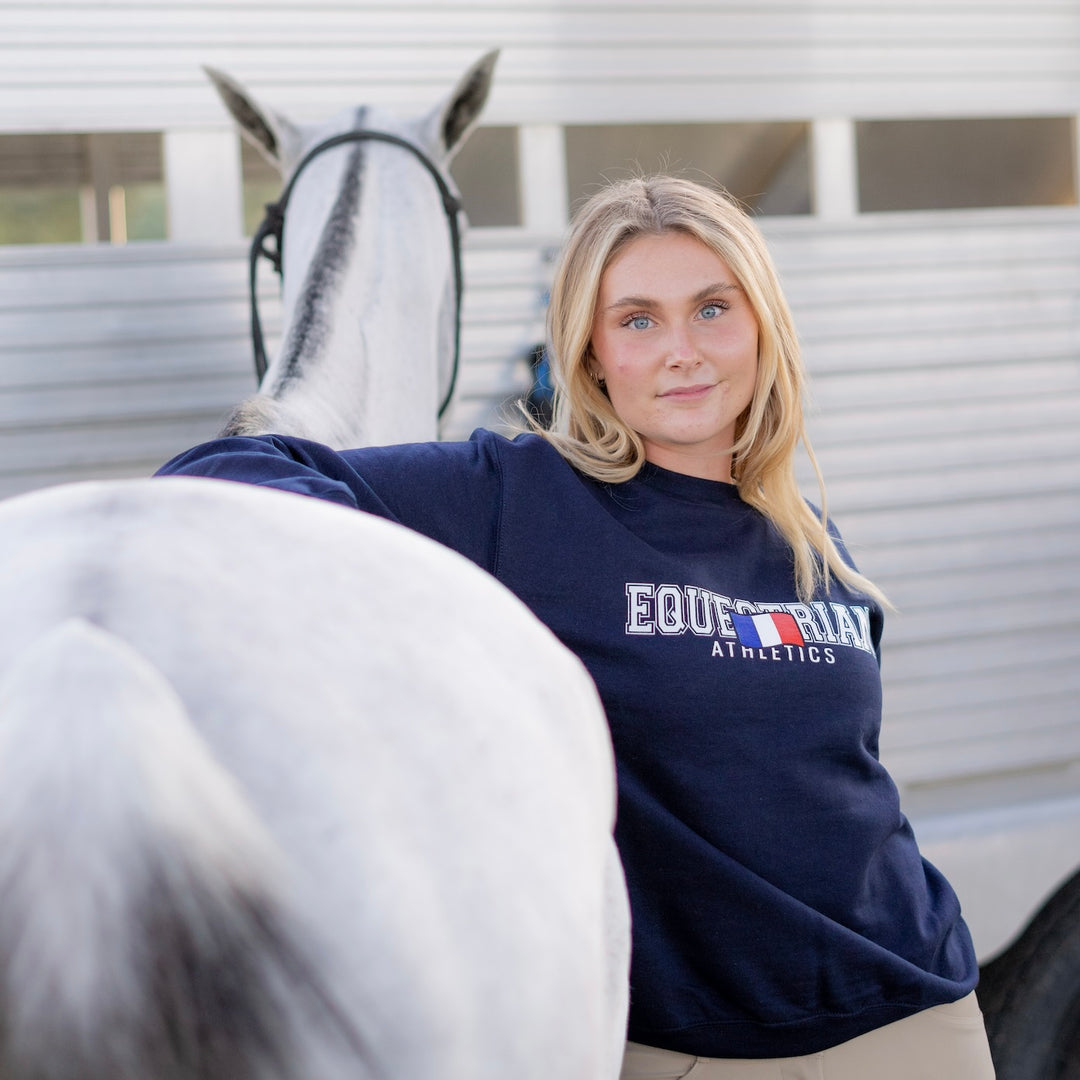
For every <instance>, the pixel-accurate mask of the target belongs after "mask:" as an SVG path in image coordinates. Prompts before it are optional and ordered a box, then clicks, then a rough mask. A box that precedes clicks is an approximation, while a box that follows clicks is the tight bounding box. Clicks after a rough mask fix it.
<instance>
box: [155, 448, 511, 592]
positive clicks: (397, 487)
mask: <svg viewBox="0 0 1080 1080" xmlns="http://www.w3.org/2000/svg"><path fill="white" fill-rule="evenodd" d="M497 439H498V437H497V436H494V435H492V434H491V433H489V432H478V433H477V435H474V436H473V438H472V439H471V440H470V441H469V442H459V443H408V444H403V445H401V446H386V447H366V448H364V449H360V450H343V451H338V450H332V449H330V448H329V447H327V446H323V445H321V444H320V443H315V442H310V441H308V440H306V439H296V438H292V437H286V436H282V435H263V436H257V437H232V438H226V439H217V440H214V441H213V442H208V443H204V444H202V445H201V446H196V447H194V448H193V449H191V450H188V451H186V452H185V453H183V454H180V455H179V456H177V457H175V458H173V459H172V460H171V461H169V462H167V463H166V464H165V465H163V466H162V467H161V469H159V470H158V472H157V474H156V475H158V476H203V477H209V478H213V479H219V480H234V481H238V482H240V483H246V484H255V485H257V486H259V487H268V488H276V489H278V490H281V491H289V492H293V493H295V494H299V495H308V496H312V497H314V498H318V499H325V500H326V501H328V502H335V503H338V504H340V505H343V506H348V507H353V508H355V509H358V510H363V511H365V512H367V513H371V514H376V515H377V516H379V517H383V518H387V519H388V520H390V521H395V522H397V523H399V524H401V525H404V526H406V527H407V528H410V529H413V530H414V531H416V532H419V533H422V534H424V535H425V536H428V537H430V538H431V539H433V540H437V541H438V542H439V543H441V544H444V545H446V546H447V547H450V548H452V549H453V550H455V551H457V552H459V553H460V554H462V555H464V556H466V557H467V558H469V559H472V561H473V562H475V563H477V564H478V565H479V566H481V567H483V568H484V569H485V570H489V571H491V570H493V569H494V564H495V558H496V550H497V540H498V531H499V518H500V514H501V507H502V479H501V471H500V468H499V456H498V451H497V447H496V445H495V444H496V441H497Z"/></svg>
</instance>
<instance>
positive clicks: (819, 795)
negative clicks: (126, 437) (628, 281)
mask: <svg viewBox="0 0 1080 1080" xmlns="http://www.w3.org/2000/svg"><path fill="white" fill-rule="evenodd" d="M161 471H162V473H163V474H184V475H198V476H213V477H222V478H227V479H232V480H240V481H244V482H248V483H254V484H261V485H266V486H270V487H277V488H282V489H285V490H288V491H294V492H300V493H303V494H308V495H314V496H317V497H319V498H323V499H330V500H333V501H335V502H339V503H344V504H345V505H348V506H356V507H358V508H360V509H362V510H366V511H370V512H372V513H375V514H379V515H382V516H384V517H387V518H390V519H392V520H395V521H398V522H400V523H402V524H404V525H406V526H409V527H410V528H412V529H415V530H417V531H419V532H421V533H424V534H426V535H427V536H429V537H432V538H433V539H435V540H438V541H440V542H442V543H443V544H446V545H448V546H449V547H451V548H453V549H455V550H457V551H459V552H461V553H462V554H464V555H466V556H467V557H468V558H470V559H472V560H473V561H474V562H476V563H478V564H479V565H480V566H481V567H483V568H484V569H486V570H488V571H489V572H490V573H492V574H493V575H494V576H495V577H496V578H498V579H499V580H500V581H501V582H503V583H504V584H505V585H506V586H508V587H509V588H510V589H511V590H512V591H513V592H515V593H516V594H517V595H518V596H519V597H520V598H521V599H522V600H523V601H524V602H525V603H526V604H527V605H528V606H529V607H530V608H531V609H532V610H533V611H534V612H535V614H536V615H537V616H538V617H539V618H540V619H541V620H542V621H543V622H545V623H546V624H547V625H548V626H549V627H550V628H551V629H552V630H553V631H554V632H555V634H556V635H557V636H558V637H559V638H560V639H561V640H562V641H563V642H564V643H565V644H566V645H567V646H568V647H569V648H570V649H572V650H573V651H574V652H575V653H576V654H577V655H578V656H579V657H580V658H581V659H582V660H583V661H584V663H585V664H586V666H587V667H588V669H589V671H590V672H591V673H592V676H593V678H594V680H595V681H596V685H597V687H598V689H599V691H600V696H601V698H602V700H603V702H604V706H605V708H606V711H607V715H608V720H609V723H610V726H611V733H612V738H613V741H614V745H615V754H616V760H617V764H618V786H619V812H618V823H617V827H616V840H617V842H618V846H619V851H620V854H621V856H622V860H623V864H624V867H625V871H626V877H627V882H628V886H629V890H630V900H631V911H632V914H633V959H632V970H631V1006H630V1028H629V1037H630V1039H632V1040H634V1041H635V1042H642V1043H647V1044H650V1045H653V1046H659V1047H664V1048H666V1049H670V1050H678V1051H682V1052H684V1053H689V1054H697V1055H700V1056H707V1057H733V1058H754V1057H787V1056H794V1055H799V1054H809V1053H814V1052H816V1051H818V1050H821V1049H824V1048H826V1047H828V1046H833V1045H835V1044H837V1043H840V1042H843V1041H845V1040H847V1039H850V1038H853V1037H855V1036H857V1035H860V1034H863V1033H864V1032H866V1031H869V1030H872V1029H874V1028H876V1027H879V1026H881V1025H883V1024H887V1023H890V1022H891V1021H894V1020H899V1019H901V1018H903V1017H905V1016H908V1015H911V1014H912V1013H915V1012H917V1011H919V1010H922V1009H925V1008H928V1007H930V1006H933V1005H937V1004H942V1003H944V1002H948V1001H954V1000H956V999H958V998H960V997H962V996H963V995H965V994H966V993H968V992H969V991H970V990H971V989H972V988H973V987H974V985H975V982H976V979H977V973H978V969H977V966H976V961H975V956H974V952H973V949H972V944H971V940H970V936H969V934H968V931H967V928H966V927H965V925H964V923H963V920H962V918H961V916H960V910H959V905H958V903H957V900H956V897H955V895H954V893H953V891H952V889H951V888H950V887H949V885H948V883H947V882H946V881H945V880H944V878H943V877H942V876H941V874H940V873H938V871H937V870H935V869H934V868H933V867H932V866H931V865H929V864H928V863H927V862H925V861H924V860H923V859H922V858H921V857H920V854H919V851H918V848H917V846H916V843H915V840H914V838H913V836H912V832H911V829H910V827H909V825H908V822H907V821H906V819H905V818H904V816H903V814H902V813H901V811H900V806H899V799H898V795H897V790H896V787H895V785H894V784H893V782H892V780H891V779H890V777H889V776H888V774H887V773H886V771H885V769H884V768H883V767H882V765H881V763H880V762H879V760H878V732H879V728H880V721H881V681H880V672H879V666H878V646H879V641H880V637H881V627H882V614H881V610H880V608H879V607H878V606H877V605H876V604H875V603H874V602H873V601H871V600H870V599H869V598H867V597H865V596H862V595H858V594H853V593H851V592H849V591H847V590H846V589H845V588H844V587H843V586H841V585H838V584H837V583H835V582H834V583H833V584H832V587H831V590H830V592H829V594H828V595H824V594H823V595H821V596H819V597H816V598H815V599H814V600H813V601H812V602H810V603H801V602H799V600H798V598H797V597H796V595H795V590H794V582H793V575H792V557H791V552H790V549H789V548H788V547H787V545H786V544H785V542H784V541H783V540H782V539H781V538H780V536H779V534H778V533H777V532H776V531H775V530H774V528H773V527H772V526H771V525H770V524H769V522H768V521H767V519H766V518H765V517H764V516H763V515H761V514H760V513H759V512H758V511H756V510H754V509H753V508H751V507H749V506H747V505H746V504H745V503H744V502H742V500H741V499H740V498H739V496H738V492H737V490H736V489H735V487H733V486H732V485H730V484H723V483H717V482H714V481H709V480H701V479H698V478H696V477H688V476H684V475H681V474H678V473H672V472H668V471H666V470H663V469H660V468H657V467H655V466H652V465H646V466H645V468H644V469H643V470H642V472H641V473H640V474H639V475H638V476H637V477H635V478H634V479H633V480H631V481H628V482H627V483H624V484H617V485H608V484H601V483H597V482H594V481H592V480H589V479H587V478H585V477H583V476H581V475H580V474H578V473H577V472H576V471H575V470H574V469H572V468H571V467H570V466H569V465H568V464H567V463H566V462H565V461H564V460H563V459H562V457H561V456H560V455H559V454H558V453H557V452H556V451H555V450H554V449H553V448H552V447H551V446H550V445H549V444H548V443H546V442H545V441H544V440H543V439H541V438H539V437H537V436H533V435H525V436H520V437H518V438H517V439H515V440H513V441H510V440H507V439H504V438H502V437H500V436H497V435H494V434H492V433H490V432H486V431H479V432H477V433H476V434H475V435H474V436H473V438H472V439H471V440H470V441H469V442H467V443H424V444H416V445H408V446H396V447H377V448H368V449H363V450H356V451H346V452H341V453H338V452H335V451H332V450H329V449H327V448H326V447H323V446H320V445H318V444H315V443H310V442H305V441H303V440H299V439H291V438H283V437H278V436H268V437H264V438H259V439H248V438H233V439H224V440H220V441H218V442H214V443H209V444H207V445H205V446H202V447H197V448H196V449H194V450H192V451H189V452H188V453H186V454H183V455H181V456H180V457H179V458H176V459H175V460H173V461H172V462H170V463H169V464H168V465H166V466H165V467H164V468H163V469H162V470H161Z"/></svg>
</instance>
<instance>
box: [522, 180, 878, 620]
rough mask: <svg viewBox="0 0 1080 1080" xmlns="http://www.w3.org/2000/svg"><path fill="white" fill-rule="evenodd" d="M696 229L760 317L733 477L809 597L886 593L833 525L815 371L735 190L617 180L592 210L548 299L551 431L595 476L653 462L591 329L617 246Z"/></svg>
mask: <svg viewBox="0 0 1080 1080" xmlns="http://www.w3.org/2000/svg"><path fill="white" fill-rule="evenodd" d="M666 232H682V233H686V234H688V235H690V236H692V237H694V238H695V239H697V240H699V241H700V242H701V243H702V244H704V245H705V246H706V247H708V248H709V249H710V250H712V251H713V252H714V253H715V254H716V255H718V256H719V257H720V258H721V259H723V260H724V262H725V263H727V265H728V266H729V267H730V269H731V271H732V273H733V274H734V275H735V278H736V280H737V282H738V284H739V285H740V286H741V288H742V290H743V292H744V293H745V295H746V297H747V299H748V301H749V303H750V306H751V309H752V310H753V312H754V316H755V317H756V319H757V324H758V369H757V385H756V387H755V390H754V397H753V400H752V401H751V403H750V406H749V407H748V408H747V410H746V412H744V413H743V415H742V416H740V417H739V419H738V421H737V423H736V430H735V445H734V446H733V448H732V479H733V481H734V483H735V484H736V485H737V487H738V491H739V495H740V497H741V498H742V500H743V501H744V502H746V503H749V504H750V505H751V506H753V507H755V508H756V509H757V510H760V511H761V513H763V514H764V515H765V516H766V517H768V518H769V520H770V521H771V522H772V523H773V525H774V526H775V527H776V529H777V530H778V531H779V532H780V534H781V535H782V536H783V537H784V539H785V540H786V541H787V542H788V544H789V545H790V546H791V550H792V553H793V556H794V575H795V588H796V592H797V594H798V595H799V597H800V598H801V599H803V600H804V601H805V600H809V599H810V597H811V596H812V595H813V594H814V593H815V592H816V591H817V589H818V587H819V586H820V587H824V588H825V589H826V590H827V589H828V586H829V578H830V575H831V576H833V577H836V578H837V579H839V580H840V581H842V582H843V583H844V584H845V585H847V586H849V587H850V588H852V589H855V590H856V591H859V592H863V593H866V594H868V595H870V596H872V597H873V598H874V599H876V600H878V601H879V602H882V603H887V601H886V600H885V597H884V595H883V594H882V592H881V591H880V590H879V589H878V588H877V587H876V586H875V585H874V584H873V583H872V582H870V581H869V580H868V579H867V578H865V577H863V575H861V574H859V573H858V572H857V571H855V570H853V569H852V568H851V567H850V566H849V565H848V564H847V563H846V562H845V561H844V559H843V557H842V556H841V554H840V552H839V551H838V549H837V547H836V545H835V544H834V542H833V540H832V538H831V537H830V536H829V533H828V528H827V509H826V497H825V483H824V480H823V479H822V475H821V470H820V468H819V467H818V463H817V459H816V458H815V457H814V452H813V449H812V448H811V446H810V443H809V440H808V439H807V436H806V430H805V424H804V420H803V408H802V399H803V393H804V387H805V380H806V376H805V371H804V368H803V364H802V359H801V356H800V352H799V343H798V339H797V337H796V334H795V327H794V324H793V322H792V318H791V312H790V310H789V308H788V305H787V301H786V300H785V299H784V294H783V291H782V290H781V287H780V281H779V278H778V276H777V273H776V269H775V267H774V265H773V261H772V257H771V256H770V254H769V251H768V248H767V247H766V245H765V240H764V238H763V237H762V235H761V233H760V232H759V231H758V229H757V226H755V225H754V223H753V221H751V219H750V217H749V216H748V215H747V214H746V212H745V211H744V210H743V209H742V208H741V207H740V206H739V205H738V204H737V203H736V202H735V201H734V200H733V199H732V198H731V197H730V196H728V195H727V194H725V193H724V192H721V191H719V190H716V189H713V188H709V187H705V186H704V185H702V184H698V183H695V182H693V181H690V180H685V179H682V178H679V177H673V176H652V177H643V178H635V179H632V180H625V181H620V182H618V183H614V184H611V185H608V186H606V187H605V188H603V189H602V190H601V191H599V192H598V193H597V194H596V195H594V196H593V197H592V198H591V199H589V200H588V202H586V203H585V205H584V206H583V207H582V208H581V210H580V212H579V213H578V214H577V216H576V217H575V220H574V224H573V226H572V228H571V230H570V235H569V237H568V239H567V242H566V244H565V246H564V248H563V252H562V257H561V259H560V261H559V265H558V267H557V270H556V273H555V280H554V283H553V285H552V289H551V304H550V306H549V308H548V355H549V361H550V364H551V369H552V376H553V382H554V385H555V404H554V415H553V420H552V424H551V427H550V429H549V430H547V431H544V432H542V434H543V435H544V437H545V438H547V439H548V440H549V441H550V442H551V443H552V444H553V445H554V446H555V448H556V449H557V450H558V451H559V453H561V454H562V456H563V457H564V458H566V460H567V461H569V462H570V464H571V465H573V466H574V467H575V468H576V469H578V470H579V471H581V472H583V473H584V474H585V475H587V476H590V477H592V478H593V479H595V480H599V481H602V482H607V483H622V482H624V481H626V480H629V479H630V478H631V477H633V476H635V475H636V474H637V472H638V471H639V470H640V469H641V467H642V465H643V464H644V463H645V447H644V444H643V443H642V440H641V437H640V436H639V435H638V433H637V432H636V431H634V430H632V429H631V428H629V427H628V426H627V425H626V424H624V423H623V422H622V420H621V419H620V418H619V416H618V415H617V414H616V412H615V410H614V408H613V407H612V405H611V402H610V401H609V400H608V397H607V394H606V393H605V392H604V390H603V388H602V387H601V386H600V385H598V383H597V381H596V380H595V379H594V378H593V376H592V373H591V370H590V357H591V352H590V349H591V346H590V341H589V339H590V335H591V332H592V324H593V316H594V313H595V310H596V303H597V297H598V295H599V291H600V279H601V277H602V276H603V273H604V271H605V270H606V269H607V267H608V265H609V264H610V263H611V260H612V259H613V258H614V257H615V255H616V254H617V253H618V252H619V251H621V250H622V249H623V248H624V247H625V246H626V245H627V244H628V243H630V242H631V241H632V240H634V239H636V238H637V237H639V236H652V235H657V234H660V233H666ZM800 442H801V443H802V444H803V446H804V447H805V449H806V453H807V455H808V457H809V459H810V463H811V465H812V466H813V469H814V472H815V474H816V476H817V480H818V486H819V488H820V491H821V516H820V517H818V516H817V515H816V514H815V513H814V511H813V510H812V509H811V507H810V506H809V504H808V503H807V502H806V500H805V499H804V498H803V497H802V495H801V494H800V493H799V490H798V486H797V485H796V483H795V469H794V460H795V452H796V450H797V448H798V445H799V443H800Z"/></svg>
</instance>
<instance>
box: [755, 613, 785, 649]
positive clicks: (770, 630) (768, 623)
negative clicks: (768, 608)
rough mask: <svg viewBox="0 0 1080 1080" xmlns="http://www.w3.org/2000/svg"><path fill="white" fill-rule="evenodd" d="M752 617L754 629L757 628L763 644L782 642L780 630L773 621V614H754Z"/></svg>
mask: <svg viewBox="0 0 1080 1080" xmlns="http://www.w3.org/2000/svg"><path fill="white" fill-rule="evenodd" d="M751 618H752V619H753V620H754V629H755V630H757V632H758V637H759V638H761V644H762V645H779V644H780V631H779V630H777V629H776V623H774V622H773V620H772V616H771V615H752V616H751Z"/></svg>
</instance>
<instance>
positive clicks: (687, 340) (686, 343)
mask: <svg viewBox="0 0 1080 1080" xmlns="http://www.w3.org/2000/svg"><path fill="white" fill-rule="evenodd" d="M700 359H701V354H700V352H699V351H698V347H697V343H696V342H695V341H694V336H693V334H692V333H691V332H690V330H689V329H687V328H682V327H678V328H674V329H672V331H671V335H670V337H669V338H668V342H667V355H666V357H665V362H666V364H667V366H668V367H685V366H686V365H687V364H696V363H698V361H700Z"/></svg>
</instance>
